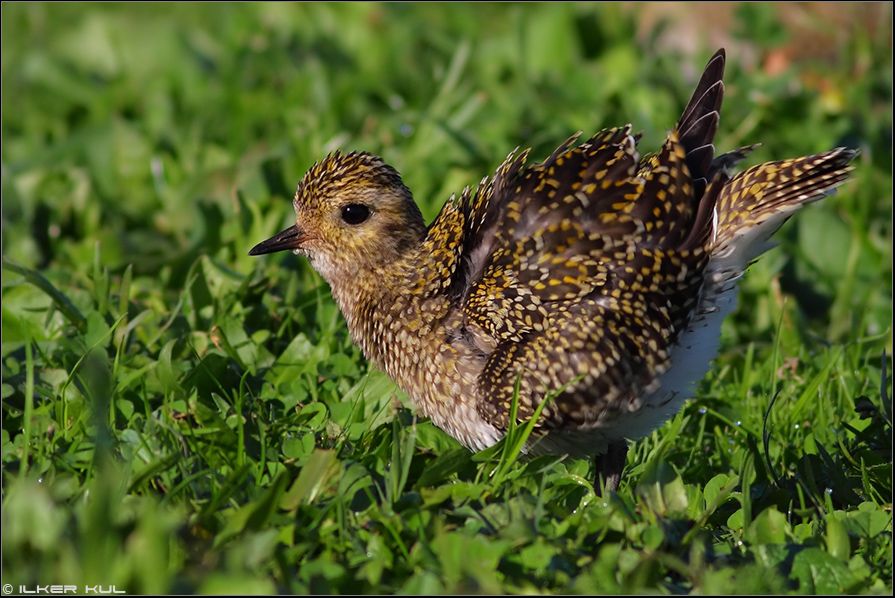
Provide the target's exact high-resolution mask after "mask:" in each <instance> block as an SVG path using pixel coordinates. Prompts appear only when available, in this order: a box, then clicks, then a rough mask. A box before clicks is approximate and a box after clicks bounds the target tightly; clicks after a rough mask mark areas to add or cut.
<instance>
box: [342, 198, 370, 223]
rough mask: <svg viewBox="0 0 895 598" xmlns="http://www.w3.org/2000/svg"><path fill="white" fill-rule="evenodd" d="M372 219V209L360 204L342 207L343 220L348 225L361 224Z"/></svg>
mask: <svg viewBox="0 0 895 598" xmlns="http://www.w3.org/2000/svg"><path fill="white" fill-rule="evenodd" d="M369 217H370V208H368V207H367V206H365V205H364V204H360V203H350V204H348V205H347V206H342V220H344V221H345V222H347V223H348V224H360V223H361V222H363V221H364V220H366V219H367V218H369Z"/></svg>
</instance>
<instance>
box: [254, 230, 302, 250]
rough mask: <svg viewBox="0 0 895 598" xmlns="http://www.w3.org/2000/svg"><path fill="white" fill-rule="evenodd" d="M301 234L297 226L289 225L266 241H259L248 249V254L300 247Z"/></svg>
mask: <svg viewBox="0 0 895 598" xmlns="http://www.w3.org/2000/svg"><path fill="white" fill-rule="evenodd" d="M301 242H302V234H301V231H300V230H299V229H298V227H297V226H294V225H293V226H290V227H289V228H287V229H286V230H284V231H282V232H279V233H277V234H275V235H274V236H272V237H271V238H269V239H268V240H266V241H261V242H260V243H258V244H257V245H255V246H254V247H252V250H251V251H249V255H262V254H265V253H274V252H275V251H287V250H289V249H298V248H300V247H301Z"/></svg>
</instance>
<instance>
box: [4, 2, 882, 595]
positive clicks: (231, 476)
mask: <svg viewBox="0 0 895 598" xmlns="http://www.w3.org/2000/svg"><path fill="white" fill-rule="evenodd" d="M877 6H878V7H879V9H880V10H881V11H882V12H881V15H882V17H881V18H880V21H881V22H882V21H886V22H891V6H890V5H889V6H887V5H884V4H881V5H877ZM693 10H699V8H698V7H693ZM775 10H776V9H775V7H773V6H770V5H764V4H749V5H744V6H742V7H741V8H739V9H737V10H736V11H735V15H734V16H735V18H734V23H733V26H732V31H735V32H738V33H737V34H735V35H734V41H735V42H736V43H737V44H739V45H738V46H737V47H739V48H745V47H748V48H751V50H752V54H751V55H752V59H751V62H750V61H749V60H747V59H746V56H745V53H743V54H742V56H741V55H738V54H737V53H736V52H734V51H733V49H732V47H731V48H729V60H728V74H727V77H726V82H727V93H726V99H725V107H724V114H723V116H722V124H721V130H720V132H719V136H718V137H719V138H718V140H717V145H718V147H719V148H722V149H730V148H732V147H735V146H737V145H742V144H746V143H752V142H757V141H760V142H762V143H763V144H764V145H763V146H762V147H761V149H760V150H759V151H757V152H756V155H755V156H754V157H753V159H751V160H750V163H755V162H757V161H761V160H767V159H779V158H783V157H792V156H797V155H803V154H809V153H813V152H817V151H822V150H825V149H828V148H831V147H834V146H836V145H841V144H847V145H851V146H859V147H860V148H861V149H862V154H861V157H860V159H859V160H858V162H857V170H856V172H855V176H854V182H853V183H851V184H849V185H847V186H846V187H844V188H843V189H842V190H841V191H840V192H839V193H838V194H837V195H835V196H833V197H831V198H829V199H827V200H825V201H824V202H822V203H821V204H818V205H816V206H812V207H811V208H809V209H807V210H806V211H805V212H803V213H802V214H800V215H799V217H797V218H795V219H794V220H793V221H792V222H790V223H789V224H787V225H786V227H785V228H784V229H783V230H782V231H781V233H780V234H779V236H778V239H779V241H780V244H781V246H780V247H779V248H777V249H775V250H773V251H772V252H771V253H769V254H768V255H766V256H765V257H764V258H763V259H762V260H761V261H760V262H758V263H757V264H756V265H755V266H754V267H753V268H752V269H751V270H750V272H749V274H748V275H747V276H746V278H745V280H744V282H743V285H742V286H743V293H742V295H741V301H740V305H741V307H740V308H739V309H738V311H737V312H736V313H735V315H734V316H732V317H731V318H729V319H728V321H727V322H726V323H725V325H724V329H723V342H722V351H721V355H720V356H719V358H718V360H717V363H716V365H715V366H714V368H713V369H712V372H711V373H710V374H709V375H708V376H707V378H706V379H705V381H704V382H703V383H702V384H701V386H700V389H699V392H698V394H697V396H696V397H695V398H694V399H693V400H692V401H690V402H688V403H687V405H686V406H685V408H684V409H683V411H682V412H681V413H680V414H678V415H677V416H676V417H675V418H673V419H672V420H671V421H669V422H668V423H667V424H666V425H664V426H663V427H662V428H661V429H659V430H658V431H657V432H655V433H654V434H652V435H651V436H650V437H648V438H646V439H644V440H642V441H639V442H637V443H636V444H635V445H634V446H633V450H632V451H631V452H630V454H629V457H628V466H627V470H626V478H625V480H624V481H623V483H622V485H621V488H620V489H619V492H618V494H617V495H614V496H612V497H611V498H610V499H601V498H598V497H596V496H595V494H594V491H593V487H592V485H591V481H590V480H591V476H592V473H591V469H590V464H589V463H587V462H586V461H583V460H572V459H559V458H537V459H527V460H526V459H518V458H515V457H514V451H513V450H512V449H513V447H512V446H510V444H511V443H507V444H506V445H502V446H498V447H497V448H496V449H494V450H490V451H487V452H486V453H483V454H479V455H473V454H470V453H468V452H467V451H466V450H464V449H462V448H460V447H459V445H458V444H457V443H456V442H455V441H453V440H452V439H450V438H449V437H447V436H446V435H445V434H444V433H442V432H441V431H440V430H438V429H436V428H435V427H433V426H432V425H431V424H430V423H429V422H427V421H419V420H417V419H415V417H414V415H413V412H412V411H411V410H410V409H409V403H408V400H407V399H406V397H404V396H403V395H402V394H400V393H399V392H397V391H396V390H395V388H394V386H393V384H392V383H391V382H390V381H389V380H388V379H387V378H386V377H385V376H384V375H383V374H381V373H379V372H377V371H375V370H372V369H371V368H369V366H368V365H367V363H366V362H365V360H364V359H363V357H362V355H361V354H360V352H359V350H358V349H357V348H356V347H354V346H353V345H352V343H351V341H350V339H349V337H348V334H347V331H346V328H345V325H344V322H343V321H342V319H341V316H340V314H339V312H338V310H337V308H336V307H335V305H334V303H333V301H332V300H331V298H330V296H329V291H328V289H327V287H326V286H325V284H324V283H323V282H322V281H321V279H320V278H319V277H318V276H317V275H316V274H314V273H313V272H312V270H311V269H310V268H309V266H308V264H307V263H305V262H304V261H303V260H301V259H299V258H297V257H295V256H292V255H284V256H277V257H270V258H265V259H254V258H249V257H248V256H247V251H248V249H249V248H250V247H251V246H252V245H253V244H254V243H256V242H258V241H260V240H262V239H264V238H266V237H268V236H269V235H271V234H272V233H273V232H276V231H278V230H280V229H281V228H283V227H284V226H286V225H287V224H288V222H289V219H290V215H291V205H290V201H289V199H290V198H291V194H292V190H293V189H294V185H295V183H296V182H297V181H298V179H299V177H300V176H301V175H302V174H303V173H304V171H305V170H306V169H307V167H308V166H309V165H310V164H311V163H312V162H313V161H314V160H315V159H318V158H320V157H321V156H322V155H324V154H325V152H327V151H328V150H330V149H334V148H336V147H343V148H356V149H366V150H370V151H374V152H379V153H381V154H382V155H383V156H384V157H385V159H386V160H388V161H389V162H391V163H393V164H395V165H396V166H397V167H398V169H399V170H400V171H401V172H402V173H404V175H405V178H406V181H407V183H408V185H409V186H410V188H411V189H413V190H414V192H415V194H416V197H417V198H418V201H419V202H420V204H421V207H422V209H423V212H424V214H425V215H426V217H427V218H431V217H432V216H434V214H436V213H437V210H438V209H439V207H440V205H441V203H442V202H443V201H444V200H445V199H447V197H448V196H449V195H450V193H452V192H455V191H458V190H460V189H462V187H463V186H464V185H468V184H474V183H475V182H477V181H478V180H479V179H480V178H481V176H482V175H484V174H485V173H487V172H489V171H490V170H492V169H493V168H494V167H495V166H496V165H497V164H498V163H499V162H500V161H501V159H502V157H503V156H505V155H506V153H507V152H508V151H509V150H511V149H512V148H513V147H515V146H517V145H523V144H524V145H532V146H533V147H534V149H535V151H534V155H535V156H539V157H543V156H545V155H546V154H547V153H549V151H551V150H552V149H553V147H555V146H556V145H557V144H558V143H559V142H560V141H562V140H563V139H565V138H566V137H567V136H568V134H569V133H571V132H573V131H575V130H578V129H582V130H584V131H586V132H591V131H594V130H596V129H598V128H600V127H602V126H611V125H617V124H624V123H626V122H632V123H634V125H635V128H639V129H640V130H642V131H643V132H644V138H643V141H642V147H644V148H650V147H655V146H657V145H658V143H659V142H660V141H661V139H662V138H663V136H664V134H665V132H666V131H667V129H668V128H669V127H670V126H672V124H673V123H674V122H675V120H676V118H677V116H678V114H679V111H680V109H681V108H682V106H683V105H684V102H685V101H686V99H687V97H688V94H689V92H690V90H691V88H692V86H693V84H694V82H695V77H696V73H698V70H699V69H700V68H701V67H702V65H703V63H704V61H705V60H706V59H707V58H708V56H709V55H710V54H711V52H712V51H714V49H715V48H714V47H711V46H708V45H706V44H704V43H702V42H701V46H700V47H701V48H702V50H701V51H700V52H698V53H697V55H696V56H695V57H684V56H682V55H680V54H678V53H676V52H675V51H673V50H669V49H668V48H666V47H662V46H660V45H659V43H658V42H657V40H658V39H659V38H660V36H659V35H658V32H647V33H646V34H645V35H640V36H636V35H635V30H636V24H637V19H638V15H637V14H636V13H633V14H629V13H627V12H625V11H624V10H623V9H622V8H620V7H618V6H615V5H594V6H576V5H554V4H550V5H531V4H528V5H491V6H480V7H474V8H473V7H469V6H465V7H464V6H452V7H448V6H429V5H404V4H395V5H382V6H377V5H357V4H346V5H306V6H289V5H284V4H279V3H278V4H260V5H234V4H228V5H224V6H216V7H200V6H196V5H184V6H170V5H169V6H157V5H133V6H124V5H78V4H61V5H47V4H8V3H4V4H3V7H2V16H3V21H2V27H3V30H2V33H3V42H2V107H3V111H2V136H3V146H2V194H3V206H2V216H3V220H2V232H3V239H2V248H3V256H4V261H3V264H4V266H3V283H2V298H3V301H2V341H3V343H2V377H3V384H2V415H3V421H2V464H3V472H2V529H3V536H2V547H3V552H2V582H3V583H4V584H5V583H10V584H14V585H15V586H16V587H18V585H19V584H25V585H29V584H30V585H34V584H38V583H39V584H63V583H67V584H70V583H75V584H84V583H99V584H104V585H111V584H116V585H117V587H118V588H119V589H122V588H123V589H126V590H128V591H129V592H227V593H235V592H242V591H246V592H273V591H280V592H290V593H292V592H295V593H302V592H317V593H327V592H333V593H335V592H340V593H341V592H362V593H396V592H401V593H417V592H419V593H434V592H464V593H473V592H498V593H502V592H520V593H521V592H526V593H528V592H544V593H547V592H550V593H555V592H559V593H575V592H581V593H595V592H606V593H615V592H669V593H678V592H702V593H721V592H743V593H749V592H755V593H778V592H779V593H782V592H796V593H841V592H854V593H858V592H871V593H886V594H890V593H891V591H892V502H891V501H892V499H891V497H892V452H891V438H892V428H891V400H890V397H891V379H890V378H889V376H888V375H886V374H884V371H883V370H884V368H885V369H887V370H888V371H889V372H890V371H891V366H892V360H891V357H890V356H891V352H892V326H891V324H892V307H891V300H892V284H891V280H892V252H891V247H892V227H891V217H892V172H891V163H892V153H891V140H892V118H891V117H892V95H891V94H892V76H891V73H892V62H891V56H892V47H891V31H890V30H886V28H885V27H881V28H880V30H879V31H878V32H877V33H872V32H871V31H870V30H868V29H866V28H860V27H855V28H851V29H847V30H844V31H845V34H844V35H839V36H838V37H837V38H836V39H838V40H839V42H837V43H838V44H839V45H838V46H837V49H836V53H835V56H836V57H835V58H834V59H831V60H829V61H826V62H822V61H812V60H802V61H798V62H793V63H791V64H789V66H788V67H787V68H785V69H784V70H783V71H780V72H776V73H773V74H772V73H771V72H769V71H767V70H766V69H763V68H761V65H760V64H756V63H755V57H758V58H759V59H762V58H763V57H765V56H767V55H768V54H769V53H770V52H771V51H773V50H775V49H776V48H779V47H782V46H784V45H785V44H787V43H789V42H790V41H791V40H790V36H789V34H788V32H787V30H786V29H783V28H781V27H780V26H779V25H777V22H778V21H777V19H776V16H775V14H774V11H775ZM843 10H848V9H847V8H843ZM811 23H813V25H812V26H813V27H816V28H817V30H818V31H819V32H820V34H823V33H829V32H830V31H831V30H833V31H840V32H841V30H840V29H837V27H838V26H834V25H830V24H826V23H825V22H823V20H820V21H817V20H815V21H811ZM634 40H639V41H634ZM519 433H524V430H523V429H520V430H519ZM514 439H515V440H517V437H516V436H514Z"/></svg>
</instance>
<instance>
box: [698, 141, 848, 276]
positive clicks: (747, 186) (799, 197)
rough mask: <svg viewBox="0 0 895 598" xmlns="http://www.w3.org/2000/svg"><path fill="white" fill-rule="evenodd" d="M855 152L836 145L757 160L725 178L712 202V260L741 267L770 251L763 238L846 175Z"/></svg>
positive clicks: (821, 195) (828, 191) (730, 266)
mask: <svg viewBox="0 0 895 598" xmlns="http://www.w3.org/2000/svg"><path fill="white" fill-rule="evenodd" d="M856 154H857V152H856V151H855V150H850V149H846V148H842V147H840V148H836V149H834V150H830V151H828V152H824V153H821V154H815V155H813V156H806V157H803V158H796V159H793V160H782V161H777V162H767V163H765V164H760V165H758V166H755V167H753V168H750V169H748V170H746V171H745V172H743V173H741V174H739V175H737V176H735V177H733V178H732V179H730V181H728V182H727V184H725V185H724V187H723V189H722V190H721V192H720V194H719V196H718V199H717V202H716V204H715V210H714V219H715V223H714V227H713V237H714V239H713V242H712V244H711V245H712V251H711V253H712V256H713V260H715V261H717V260H719V259H720V260H723V263H724V266H725V267H726V268H732V269H734V270H736V269H740V270H741V269H744V268H745V267H746V266H747V265H748V264H749V262H751V261H752V260H754V259H755V258H756V257H758V256H759V255H761V254H762V253H764V252H765V251H767V250H768V249H770V247H771V245H769V244H768V239H769V238H770V237H771V235H773V234H774V233H775V232H776V231H777V229H779V228H780V227H781V226H782V225H783V223H784V222H786V220H787V219H788V218H789V217H790V216H791V215H792V214H793V213H794V212H795V211H796V210H798V209H799V208H800V207H802V206H803V205H805V204H808V203H811V202H814V201H817V200H819V199H822V198H823V197H825V196H826V195H829V194H830V193H831V192H833V191H834V190H835V188H836V187H837V186H838V185H840V184H841V183H842V182H843V181H845V179H846V178H848V175H849V173H850V172H851V171H852V170H853V169H854V167H853V166H851V165H850V163H851V161H852V160H853V159H854V157H855V155H856Z"/></svg>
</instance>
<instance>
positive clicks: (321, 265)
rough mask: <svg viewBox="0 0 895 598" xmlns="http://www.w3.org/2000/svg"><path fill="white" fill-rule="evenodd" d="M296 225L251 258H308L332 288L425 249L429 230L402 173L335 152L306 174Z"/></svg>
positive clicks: (371, 158) (297, 200) (298, 193)
mask: <svg viewBox="0 0 895 598" xmlns="http://www.w3.org/2000/svg"><path fill="white" fill-rule="evenodd" d="M292 203H293V206H294V208H295V225H294V226H290V227H289V228H287V229H286V230H284V231H282V232H280V233H279V234H277V235H275V236H273V237H271V238H270V239H267V240H266V241H262V242H261V243H259V244H258V245H256V246H255V247H253V248H252V250H251V251H250V252H249V255H261V254H265V253H273V252H275V251H285V250H291V251H293V252H295V253H296V254H302V255H306V256H307V257H308V259H309V260H310V262H311V264H312V265H313V266H314V268H315V269H316V270H317V271H318V272H319V273H320V274H321V275H322V276H323V277H324V278H325V279H326V280H327V281H328V282H329V283H330V284H331V285H333V284H334V283H335V284H339V283H341V282H342V281H343V280H351V279H352V278H353V277H356V276H358V275H362V274H364V273H369V272H375V271H377V270H378V269H379V267H381V266H387V265H388V264H390V263H392V262H394V261H395V260H397V259H399V258H400V257H401V256H403V255H404V254H405V253H406V252H407V251H408V250H409V249H412V248H414V247H416V246H418V245H419V243H420V242H421V240H422V239H423V238H424V237H425V234H426V226H425V224H424V222H423V217H422V215H421V214H420V211H419V208H418V207H417V206H416V203H414V201H413V197H412V196H411V194H410V191H409V190H408V189H407V187H406V186H405V185H404V182H403V181H402V180H401V176H400V175H399V174H398V172H397V171H396V170H395V169H394V168H392V167H391V166H389V165H388V164H386V163H385V162H383V161H382V160H381V159H380V158H378V157H377V156H374V155H372V154H368V153H361V152H351V153H349V154H342V153H340V152H335V153H332V154H330V155H328V156H327V157H326V158H325V159H324V160H323V161H321V162H318V163H316V164H314V166H312V167H311V169H310V170H309V171H308V172H307V173H306V174H305V176H304V178H302V180H301V182H300V183H299V184H298V189H297V190H296V192H295V199H294V200H293V202H292Z"/></svg>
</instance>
